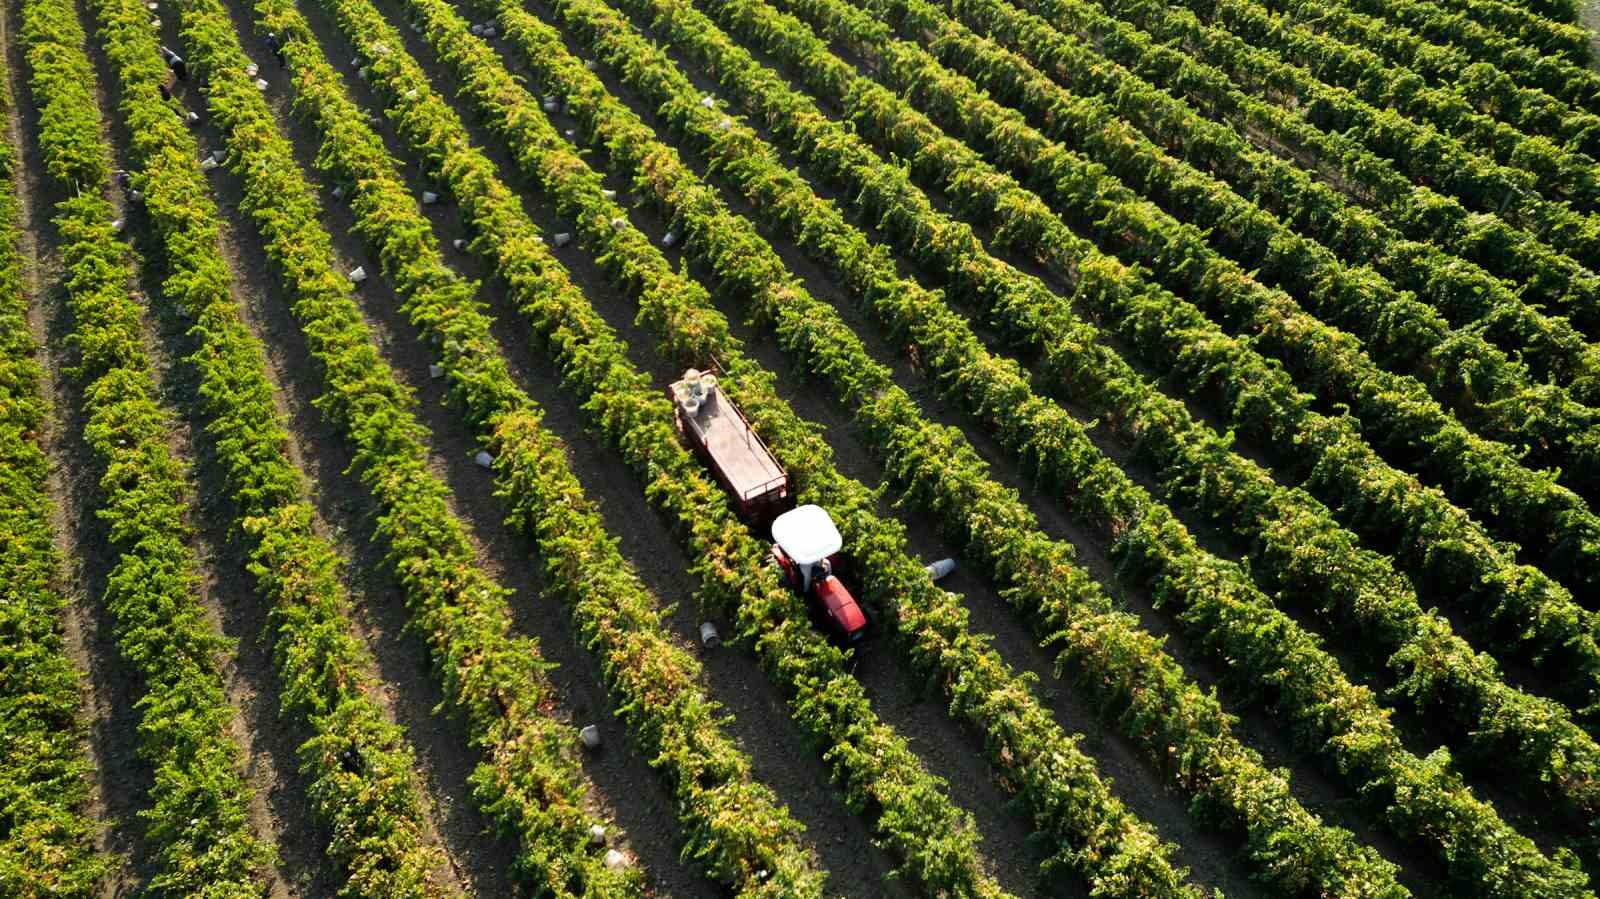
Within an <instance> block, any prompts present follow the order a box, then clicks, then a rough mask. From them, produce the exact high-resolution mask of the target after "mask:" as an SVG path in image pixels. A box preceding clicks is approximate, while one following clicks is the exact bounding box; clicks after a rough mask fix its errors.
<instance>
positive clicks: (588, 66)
mask: <svg viewBox="0 0 1600 899" xmlns="http://www.w3.org/2000/svg"><path fill="white" fill-rule="evenodd" d="M583 67H584V68H586V69H588V70H589V71H591V72H593V71H594V70H595V69H597V68H599V66H597V65H595V62H594V60H592V59H586V60H584V61H583Z"/></svg>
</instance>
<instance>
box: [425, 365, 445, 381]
mask: <svg viewBox="0 0 1600 899" xmlns="http://www.w3.org/2000/svg"><path fill="white" fill-rule="evenodd" d="M428 377H430V378H432V379H434V380H435V381H437V380H439V379H440V378H442V377H444V366H443V365H440V364H439V363H437V362H433V363H430V364H429V365H428Z"/></svg>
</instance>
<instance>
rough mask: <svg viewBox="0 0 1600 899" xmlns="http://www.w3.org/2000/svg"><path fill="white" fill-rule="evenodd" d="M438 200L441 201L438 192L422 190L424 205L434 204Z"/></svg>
mask: <svg viewBox="0 0 1600 899" xmlns="http://www.w3.org/2000/svg"><path fill="white" fill-rule="evenodd" d="M437 202H439V195H438V194H436V193H434V192H433V191H431V190H425V191H423V192H422V205H424V206H432V205H433V204H435V203H437Z"/></svg>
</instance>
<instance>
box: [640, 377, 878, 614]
mask: <svg viewBox="0 0 1600 899" xmlns="http://www.w3.org/2000/svg"><path fill="white" fill-rule="evenodd" d="M668 395H670V396H671V397H672V401H673V405H674V406H676V407H677V411H678V430H679V431H680V432H682V433H683V435H684V437H685V438H686V439H687V440H688V441H689V444H690V445H691V446H693V447H694V449H695V451H696V452H697V453H698V454H700V455H701V456H702V457H704V458H705V460H706V463H707V464H708V465H709V466H710V467H711V471H712V472H713V473H714V474H715V475H716V477H717V482H718V483H720V484H721V485H722V487H723V489H725V490H727V491H728V493H729V494H730V495H731V496H732V497H733V500H734V503H735V505H737V506H738V508H739V515H740V516H741V517H742V518H743V519H744V520H745V523H747V524H748V525H750V527H752V528H755V529H761V528H763V527H765V526H767V525H768V524H770V525H771V527H772V539H773V543H774V545H773V547H772V556H773V558H774V559H775V560H776V561H777V563H778V567H779V569H780V570H781V571H782V572H783V574H784V578H785V580H786V581H787V582H788V584H789V586H790V587H791V588H793V589H794V591H795V592H796V593H798V594H800V595H801V596H803V597H805V599H806V601H807V603H808V604H809V605H810V607H811V610H812V612H813V613H814V614H815V615H817V616H818V617H819V618H820V619H821V620H822V622H823V624H824V626H825V627H826V629H827V630H828V631H829V633H830V634H831V635H833V636H834V637H835V638H837V639H839V640H842V641H844V642H845V643H855V642H857V641H859V640H860V639H861V637H862V635H863V634H865V633H866V627H867V616H866V614H865V613H864V612H862V610H861V606H860V604H859V603H857V602H856V600H855V597H853V596H851V595H850V591H849V590H848V589H847V588H846V587H845V585H844V584H843V583H842V582H841V581H840V580H839V573H840V572H842V570H843V567H844V566H845V564H846V563H847V561H848V560H847V559H846V558H845V557H844V556H843V555H842V554H841V552H840V550H841V548H842V547H843V545H844V540H843V538H841V537H840V536H839V529H838V528H836V527H834V524H833V519H831V518H829V517H828V513H827V512H826V511H824V510H823V508H822V507H821V506H800V507H798V508H795V507H794V496H793V495H792V494H791V492H790V490H789V476H788V475H787V474H786V473H785V472H784V470H783V469H782V468H780V467H778V463H777V461H776V460H774V459H773V458H772V453H771V452H770V451H769V450H768V449H767V445H766V444H765V443H762V442H761V438H760V437H758V436H756V433H755V431H753V430H751V429H750V423H749V422H747V421H745V418H744V416H743V415H742V414H740V412H739V409H738V407H736V406H734V404H733V402H732V401H731V400H729V399H728V398H727V397H726V395H724V394H723V393H722V391H721V390H719V389H718V388H717V379H716V376H715V375H712V374H709V373H702V372H700V371H697V370H695V369H692V368H691V369H689V370H688V371H686V372H684V375H683V378H682V379H680V380H678V381H674V382H673V384H672V386H671V387H670V388H669V389H668Z"/></svg>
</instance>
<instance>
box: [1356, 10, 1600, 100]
mask: <svg viewBox="0 0 1600 899" xmlns="http://www.w3.org/2000/svg"><path fill="white" fill-rule="evenodd" d="M1343 2H1344V3H1345V4H1346V5H1347V6H1349V7H1350V8H1351V9H1354V10H1356V11H1358V12H1362V13H1365V14H1367V15H1369V16H1373V17H1375V18H1379V19H1391V20H1393V21H1395V22H1397V23H1400V24H1403V25H1406V26H1409V27H1411V28H1413V29H1415V30H1416V32H1417V33H1418V34H1421V35H1423V36H1424V37H1427V38H1428V39H1430V40H1433V41H1436V42H1438V43H1441V44H1448V45H1449V46H1452V47H1455V48H1457V49H1459V50H1460V51H1461V52H1463V53H1465V54H1467V55H1468V56H1470V57H1472V58H1473V59H1479V60H1484V61H1486V62H1492V63H1494V64H1495V65H1497V66H1499V67H1500V68H1501V69H1502V70H1503V71H1506V72H1509V73H1511V74H1512V75H1513V76H1515V77H1516V78H1517V80H1518V82H1519V83H1521V84H1526V85H1529V86H1531V87H1537V88H1540V89H1542V90H1545V91H1548V92H1550V93H1551V94H1552V95H1554V96H1556V97H1559V98H1560V99H1562V100H1565V101H1567V102H1568V103H1571V104H1573V105H1574V106H1578V107H1580V108H1583V109H1587V110H1589V111H1590V112H1593V113H1596V114H1600V72H1596V71H1594V70H1592V69H1590V68H1589V67H1587V66H1586V65H1584V64H1583V63H1577V62H1573V61H1572V60H1570V59H1567V58H1566V57H1564V56H1559V55H1556V54H1552V53H1542V52H1540V51H1538V50H1536V49H1534V48H1532V47H1529V46H1526V45H1524V44H1522V43H1519V42H1518V41H1516V40H1514V39H1512V38H1509V37H1506V36H1505V35H1502V34H1500V33H1498V32H1496V31H1495V30H1494V29H1493V28H1491V27H1489V26H1488V25H1486V24H1484V23H1483V22H1480V21H1479V20H1478V19H1477V18H1476V17H1474V16H1472V15H1471V14H1470V13H1468V12H1464V11H1456V12H1452V11H1450V10H1448V9H1446V8H1445V7H1444V6H1441V5H1439V4H1437V3H1433V2H1427V0H1402V2H1392V3H1391V2H1389V0H1343ZM1457 2H1458V3H1459V4H1460V5H1466V4H1468V3H1471V2H1473V0H1457Z"/></svg>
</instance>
